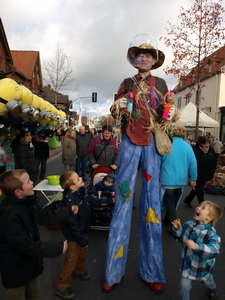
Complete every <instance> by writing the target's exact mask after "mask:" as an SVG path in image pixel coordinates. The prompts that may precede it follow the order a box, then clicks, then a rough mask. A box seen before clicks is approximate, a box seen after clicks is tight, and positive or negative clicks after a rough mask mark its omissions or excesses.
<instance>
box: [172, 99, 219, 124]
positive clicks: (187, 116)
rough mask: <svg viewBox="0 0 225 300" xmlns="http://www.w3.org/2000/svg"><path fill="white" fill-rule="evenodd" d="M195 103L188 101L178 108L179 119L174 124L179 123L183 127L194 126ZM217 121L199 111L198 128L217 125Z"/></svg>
mask: <svg viewBox="0 0 225 300" xmlns="http://www.w3.org/2000/svg"><path fill="white" fill-rule="evenodd" d="M196 112H197V109H196V105H195V104H193V103H192V102H189V103H188V104H187V105H186V106H184V107H183V108H182V109H180V119H179V121H178V122H176V123H175V125H181V126H184V127H192V128H193V127H195V126H196ZM219 126H220V125H219V122H217V121H215V120H214V119H212V118H210V117H209V116H208V115H206V114H205V113H203V112H202V111H200V112H199V128H200V127H201V128H216V127H219Z"/></svg>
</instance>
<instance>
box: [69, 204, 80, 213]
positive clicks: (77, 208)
mask: <svg viewBox="0 0 225 300" xmlns="http://www.w3.org/2000/svg"><path fill="white" fill-rule="evenodd" d="M71 209H72V212H73V213H74V215H76V214H77V213H78V210H79V207H78V205H72V206H71Z"/></svg>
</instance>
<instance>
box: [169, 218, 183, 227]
mask: <svg viewBox="0 0 225 300" xmlns="http://www.w3.org/2000/svg"><path fill="white" fill-rule="evenodd" d="M171 224H172V225H173V227H174V228H175V229H179V228H181V227H182V226H181V222H180V219H176V220H174V221H173V222H171Z"/></svg>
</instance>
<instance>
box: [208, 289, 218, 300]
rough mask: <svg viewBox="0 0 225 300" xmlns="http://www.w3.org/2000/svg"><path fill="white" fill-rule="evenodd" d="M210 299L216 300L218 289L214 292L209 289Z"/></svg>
mask: <svg viewBox="0 0 225 300" xmlns="http://www.w3.org/2000/svg"><path fill="white" fill-rule="evenodd" d="M208 298H209V299H210V300H214V299H216V289H213V290H211V289H208Z"/></svg>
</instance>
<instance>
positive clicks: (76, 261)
mask: <svg viewBox="0 0 225 300" xmlns="http://www.w3.org/2000/svg"><path fill="white" fill-rule="evenodd" d="M60 185H61V187H62V188H63V189H64V195H63V200H62V204H63V205H64V206H65V207H70V206H71V205H78V206H79V212H78V214H77V215H76V216H72V217H71V218H69V219H67V220H66V221H64V222H62V231H63V234H64V236H65V238H66V239H67V240H68V250H67V253H66V256H65V259H64V261H63V264H62V266H61V271H60V275H59V278H58V280H57V283H56V285H55V290H54V292H55V293H56V294H57V295H59V296H60V297H62V298H64V299H72V298H73V297H74V293H72V292H71V291H70V290H69V286H70V283H71V279H72V275H75V276H76V277H79V278H81V279H89V278H90V274H88V273H87V272H85V270H84V268H85V262H86V256H87V251H88V239H87V231H88V228H89V225H90V209H89V203H88V201H89V198H88V193H87V191H86V189H84V188H83V185H84V182H83V180H82V178H81V177H79V176H78V175H77V173H75V172H73V171H67V172H65V173H63V174H62V176H61V177H60Z"/></svg>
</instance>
